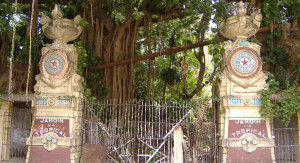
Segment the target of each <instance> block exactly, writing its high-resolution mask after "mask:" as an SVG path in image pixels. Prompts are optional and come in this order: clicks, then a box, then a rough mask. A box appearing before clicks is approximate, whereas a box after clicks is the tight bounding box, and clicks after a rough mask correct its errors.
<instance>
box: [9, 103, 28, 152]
mask: <svg viewBox="0 0 300 163" xmlns="http://www.w3.org/2000/svg"><path fill="white" fill-rule="evenodd" d="M31 119H32V115H31V110H30V107H26V103H24V102H20V103H17V102H15V103H14V107H13V109H12V119H11V133H10V157H11V158H26V154H27V145H26V139H27V138H28V137H29V135H30V130H31Z"/></svg>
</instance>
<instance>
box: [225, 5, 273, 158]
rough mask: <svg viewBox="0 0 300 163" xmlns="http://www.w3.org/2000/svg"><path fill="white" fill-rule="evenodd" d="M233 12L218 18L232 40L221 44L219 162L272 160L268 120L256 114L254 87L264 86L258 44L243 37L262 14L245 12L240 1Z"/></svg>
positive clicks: (253, 30)
mask: <svg viewBox="0 0 300 163" xmlns="http://www.w3.org/2000/svg"><path fill="white" fill-rule="evenodd" d="M237 7H238V9H237V15H236V16H231V17H229V18H228V19H227V20H225V21H223V22H221V23H220V24H219V26H220V29H221V30H220V33H221V34H222V35H223V36H225V37H227V38H229V39H231V40H233V41H228V43H227V44H226V45H225V64H226V66H225V67H226V69H225V71H224V72H223V73H222V75H221V76H220V80H221V83H220V90H219V93H220V97H221V99H222V100H221V102H220V107H219V108H220V111H221V113H222V114H220V117H219V122H220V124H219V126H220V127H219V133H220V136H221V140H220V141H221V142H220V144H221V158H222V162H224V163H225V162H243V163H246V162H266V163H269V162H272V161H273V162H274V160H275V158H274V148H273V147H274V140H273V139H272V136H271V128H270V122H269V120H268V119H264V118H262V117H261V116H260V113H259V109H260V105H261V99H260V95H259V94H258V91H259V90H261V89H266V88H267V87H268V86H267V84H266V82H265V80H266V79H267V76H266V75H265V74H264V73H263V72H262V61H261V58H260V46H259V45H258V44H255V43H252V42H248V41H247V40H246V39H247V38H248V37H250V36H252V35H254V34H255V33H256V32H257V30H258V29H259V26H260V21H261V20H262V15H261V13H260V11H255V12H253V13H252V14H251V16H247V15H246V9H245V7H244V3H243V2H240V3H239V4H238V6H237Z"/></svg>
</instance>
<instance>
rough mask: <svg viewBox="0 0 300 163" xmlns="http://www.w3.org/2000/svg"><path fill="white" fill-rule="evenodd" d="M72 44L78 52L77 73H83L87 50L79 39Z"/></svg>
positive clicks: (85, 65)
mask: <svg viewBox="0 0 300 163" xmlns="http://www.w3.org/2000/svg"><path fill="white" fill-rule="evenodd" d="M74 45H75V47H76V49H77V50H78V53H79V56H78V63H77V66H78V70H77V73H78V74H80V75H83V69H84V68H86V67H87V52H86V50H85V48H84V47H83V43H82V42H81V41H75V42H74Z"/></svg>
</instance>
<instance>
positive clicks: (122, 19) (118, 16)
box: [111, 10, 126, 24]
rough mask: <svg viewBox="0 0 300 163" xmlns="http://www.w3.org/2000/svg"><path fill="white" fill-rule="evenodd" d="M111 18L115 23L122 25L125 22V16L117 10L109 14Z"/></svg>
mask: <svg viewBox="0 0 300 163" xmlns="http://www.w3.org/2000/svg"><path fill="white" fill-rule="evenodd" d="M111 17H112V18H114V20H115V23H116V24H118V23H124V22H125V20H126V16H125V15H124V14H123V13H122V12H118V11H117V10H114V11H113V12H112V13H111Z"/></svg>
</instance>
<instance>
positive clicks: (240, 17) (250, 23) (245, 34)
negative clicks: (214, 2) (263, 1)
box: [218, 1, 262, 40]
mask: <svg viewBox="0 0 300 163" xmlns="http://www.w3.org/2000/svg"><path fill="white" fill-rule="evenodd" d="M236 5H237V15H233V16H231V17H229V18H228V19H226V20H223V21H222V22H220V23H219V24H218V26H219V27H220V33H221V34H222V35H223V36H224V37H226V38H228V39H231V40H236V39H238V38H242V39H246V38H249V37H251V36H253V35H254V34H255V33H256V32H257V31H258V29H259V26H260V21H261V20H262V15H261V13H260V10H258V11H255V12H253V13H252V14H251V16H248V15H247V10H246V7H245V5H244V2H243V1H240V2H239V3H237V4H236Z"/></svg>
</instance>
